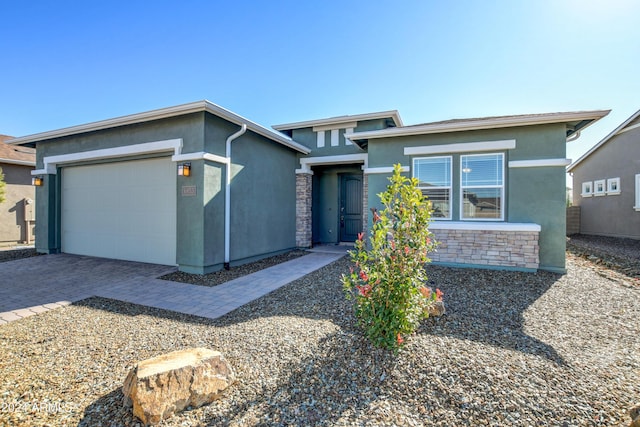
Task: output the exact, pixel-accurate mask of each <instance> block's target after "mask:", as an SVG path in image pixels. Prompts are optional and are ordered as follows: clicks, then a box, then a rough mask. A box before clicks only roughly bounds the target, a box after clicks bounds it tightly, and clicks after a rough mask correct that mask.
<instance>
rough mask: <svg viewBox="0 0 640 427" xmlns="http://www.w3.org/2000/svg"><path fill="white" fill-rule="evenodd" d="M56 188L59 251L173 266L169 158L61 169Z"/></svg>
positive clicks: (172, 172)
mask: <svg viewBox="0 0 640 427" xmlns="http://www.w3.org/2000/svg"><path fill="white" fill-rule="evenodd" d="M62 189H63V190H62V220H61V225H62V251H63V252H67V253H75V254H82V255H91V256H98V257H105V258H115V259H126V260H131V261H141V262H150V263H156V264H169V265H175V262H176V255H175V251H176V175H175V165H174V164H173V163H172V162H171V161H170V159H169V158H162V159H148V160H137V161H128V162H117V163H107V164H97V165H88V166H77V167H70V168H65V169H63V171H62Z"/></svg>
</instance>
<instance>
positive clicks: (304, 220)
mask: <svg viewBox="0 0 640 427" xmlns="http://www.w3.org/2000/svg"><path fill="white" fill-rule="evenodd" d="M312 175H313V174H312V173H298V174H296V246H297V247H299V248H310V247H311V183H312Z"/></svg>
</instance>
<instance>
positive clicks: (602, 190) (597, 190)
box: [593, 179, 607, 196]
mask: <svg viewBox="0 0 640 427" xmlns="http://www.w3.org/2000/svg"><path fill="white" fill-rule="evenodd" d="M605 186H606V181H605V180H604V179H599V180H597V181H593V195H594V196H604V195H605V194H607V190H606V187H605Z"/></svg>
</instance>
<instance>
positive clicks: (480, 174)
mask: <svg viewBox="0 0 640 427" xmlns="http://www.w3.org/2000/svg"><path fill="white" fill-rule="evenodd" d="M460 176H461V179H460V187H461V191H462V194H461V197H460V198H461V203H460V219H463V220H464V219H471V220H503V219H504V203H503V201H504V154H502V153H496V154H469V155H466V156H460Z"/></svg>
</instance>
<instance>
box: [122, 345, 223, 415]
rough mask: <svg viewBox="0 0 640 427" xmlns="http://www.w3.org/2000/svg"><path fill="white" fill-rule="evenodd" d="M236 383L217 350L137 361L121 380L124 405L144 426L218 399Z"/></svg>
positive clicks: (184, 352) (195, 351) (172, 354)
mask: <svg viewBox="0 0 640 427" xmlns="http://www.w3.org/2000/svg"><path fill="white" fill-rule="evenodd" d="M234 381H235V375H234V373H233V370H232V368H231V366H230V365H229V364H228V362H227V361H226V360H225V359H224V357H223V356H222V354H221V353H220V352H218V351H214V350H210V349H207V348H190V349H186V350H178V351H174V352H171V353H168V354H163V355H160V356H157V357H154V358H151V359H147V360H144V361H142V362H138V363H137V364H136V365H135V366H134V367H133V368H132V369H131V371H130V372H129V374H128V375H127V378H126V379H125V381H124V386H123V388H122V393H123V394H124V405H125V406H126V407H133V415H134V416H136V417H138V418H139V419H140V420H141V421H142V422H143V423H145V425H149V424H156V423H159V422H160V421H162V420H165V419H167V418H169V417H171V416H172V415H173V414H174V413H176V412H180V411H182V410H184V409H185V408H187V407H191V408H197V407H200V406H203V405H206V404H208V403H211V402H212V401H214V400H215V399H217V398H219V397H220V395H221V393H222V391H224V390H225V389H226V388H227V387H229V386H230V385H231V384H232V383H233V382H234Z"/></svg>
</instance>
